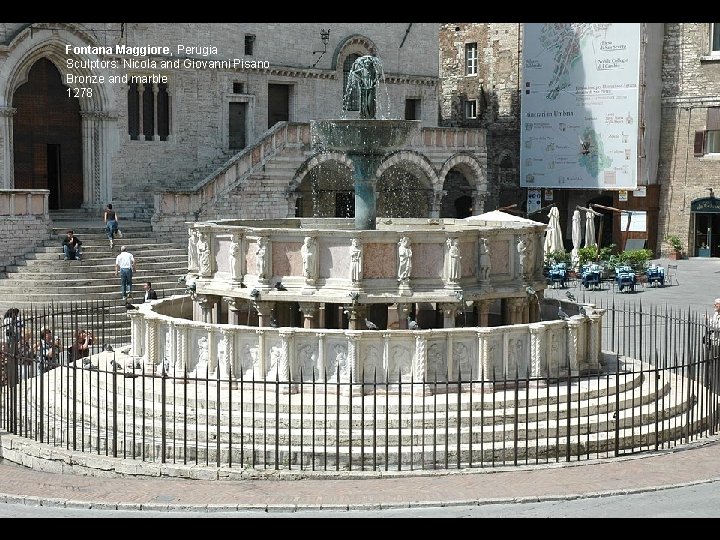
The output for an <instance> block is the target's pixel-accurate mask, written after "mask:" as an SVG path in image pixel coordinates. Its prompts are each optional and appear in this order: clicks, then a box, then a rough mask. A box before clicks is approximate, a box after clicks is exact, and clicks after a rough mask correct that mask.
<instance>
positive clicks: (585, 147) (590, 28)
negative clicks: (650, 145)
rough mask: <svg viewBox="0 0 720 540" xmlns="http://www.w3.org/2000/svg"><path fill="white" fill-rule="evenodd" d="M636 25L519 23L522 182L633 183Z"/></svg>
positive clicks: (558, 185)
mask: <svg viewBox="0 0 720 540" xmlns="http://www.w3.org/2000/svg"><path fill="white" fill-rule="evenodd" d="M640 26H641V25H640V23H528V24H525V25H524V38H523V54H522V74H523V80H522V93H521V100H520V102H521V107H520V112H521V130H520V131H521V135H520V138H521V141H520V143H521V146H520V185H521V187H528V188H530V187H534V188H574V189H611V190H619V189H635V188H636V187H637V176H638V171H637V169H638V159H637V149H638V115H639V103H640V100H639V91H638V90H639V84H640Z"/></svg>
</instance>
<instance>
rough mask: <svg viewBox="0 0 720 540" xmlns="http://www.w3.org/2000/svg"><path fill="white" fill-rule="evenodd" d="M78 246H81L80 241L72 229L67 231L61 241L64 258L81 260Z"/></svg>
mask: <svg viewBox="0 0 720 540" xmlns="http://www.w3.org/2000/svg"><path fill="white" fill-rule="evenodd" d="M80 246H82V241H81V240H80V239H79V238H78V237H77V236H75V233H73V231H68V232H67V234H66V235H65V238H63V241H62V247H63V253H64V254H65V260H66V261H68V260H71V261H72V260H76V259H77V260H78V261H79V260H81V256H82V253H80Z"/></svg>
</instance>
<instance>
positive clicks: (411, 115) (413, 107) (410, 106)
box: [405, 98, 421, 120]
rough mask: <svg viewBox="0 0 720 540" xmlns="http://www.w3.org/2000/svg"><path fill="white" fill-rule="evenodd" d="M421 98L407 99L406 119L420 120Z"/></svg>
mask: <svg viewBox="0 0 720 540" xmlns="http://www.w3.org/2000/svg"><path fill="white" fill-rule="evenodd" d="M420 119H421V116H420V100H419V99H416V98H408V99H406V100H405V120H420Z"/></svg>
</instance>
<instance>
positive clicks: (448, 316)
mask: <svg viewBox="0 0 720 540" xmlns="http://www.w3.org/2000/svg"><path fill="white" fill-rule="evenodd" d="M439 307H440V309H441V310H442V313H443V328H455V317H457V312H458V310H459V309H460V304H458V303H457V302H443V303H441V304H439Z"/></svg>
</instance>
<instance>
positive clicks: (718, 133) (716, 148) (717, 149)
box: [705, 130, 720, 154]
mask: <svg viewBox="0 0 720 540" xmlns="http://www.w3.org/2000/svg"><path fill="white" fill-rule="evenodd" d="M705 153H706V154H720V130H713V131H707V132H705Z"/></svg>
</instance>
